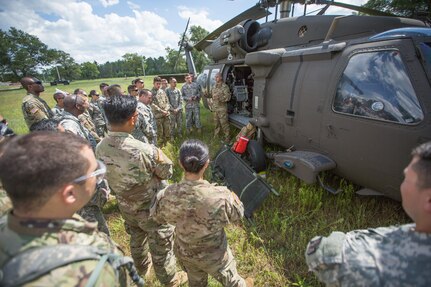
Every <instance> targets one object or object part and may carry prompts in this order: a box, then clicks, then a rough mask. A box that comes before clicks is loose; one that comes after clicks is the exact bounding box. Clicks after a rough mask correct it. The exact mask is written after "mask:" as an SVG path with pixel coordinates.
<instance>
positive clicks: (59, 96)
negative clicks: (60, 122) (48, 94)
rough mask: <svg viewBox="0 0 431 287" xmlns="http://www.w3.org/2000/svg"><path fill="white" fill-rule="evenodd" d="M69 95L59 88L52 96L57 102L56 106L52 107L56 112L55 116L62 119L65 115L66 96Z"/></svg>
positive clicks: (53, 111) (54, 112)
mask: <svg viewBox="0 0 431 287" xmlns="http://www.w3.org/2000/svg"><path fill="white" fill-rule="evenodd" d="M66 95H67V93H66V92H63V91H61V90H59V89H55V93H54V95H53V96H52V97H53V98H54V101H55V102H56V103H57V104H56V105H55V107H53V108H52V109H51V111H52V113H53V114H54V118H56V119H60V118H61V117H62V116H63V111H64V103H63V101H64V97H65V96H66Z"/></svg>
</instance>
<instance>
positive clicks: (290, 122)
mask: <svg viewBox="0 0 431 287" xmlns="http://www.w3.org/2000/svg"><path fill="white" fill-rule="evenodd" d="M294 117H295V112H294V111H292V110H286V124H288V125H293V118H294Z"/></svg>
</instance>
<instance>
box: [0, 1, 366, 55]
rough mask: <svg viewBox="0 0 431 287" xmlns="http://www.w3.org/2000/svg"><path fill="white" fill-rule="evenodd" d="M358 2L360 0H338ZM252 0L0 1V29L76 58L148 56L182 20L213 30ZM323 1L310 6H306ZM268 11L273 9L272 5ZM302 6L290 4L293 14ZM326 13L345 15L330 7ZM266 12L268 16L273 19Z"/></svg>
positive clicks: (171, 40)
mask: <svg viewBox="0 0 431 287" xmlns="http://www.w3.org/2000/svg"><path fill="white" fill-rule="evenodd" d="M339 1H340V2H345V3H350V4H355V5H361V4H364V3H365V2H366V0H339ZM257 2H258V1H257V0H234V1H232V0H177V1H174V0H159V1H155V0H152V1H151V0H66V1H64V0H0V29H2V30H4V31H6V30H8V29H9V28H10V27H15V28H17V29H20V30H22V31H24V32H26V33H29V34H31V35H34V36H37V37H38V38H39V39H40V40H41V41H42V42H43V43H45V44H47V45H48V47H49V48H53V49H58V50H62V51H64V52H66V53H69V54H70V55H71V56H72V57H73V58H74V59H75V61H76V62H78V63H83V62H86V61H90V62H92V61H97V62H98V63H105V62H107V61H111V62H112V61H116V60H118V59H121V56H122V55H124V54H126V53H138V54H139V55H142V56H146V57H147V58H148V57H159V56H164V55H165V54H166V51H165V48H166V47H170V48H173V49H177V48H178V42H179V40H180V37H181V36H180V35H181V34H182V33H183V31H184V29H185V26H186V23H187V19H188V18H189V17H190V26H191V25H199V26H202V27H203V28H205V29H206V30H208V31H209V32H211V31H213V30H214V29H216V28H217V27H219V26H221V25H222V24H223V23H224V22H226V21H228V20H230V19H231V18H233V17H235V16H236V15H238V14H239V13H241V12H242V11H244V10H246V9H248V8H250V7H251V6H254V5H255V4H256V3H257ZM319 7H320V8H322V7H323V6H321V5H320V6H315V5H310V6H308V8H307V11H313V10H315V9H317V8H319ZM271 11H273V12H274V9H272V10H271ZM302 11H303V6H302V5H299V4H297V5H296V6H295V12H296V13H295V14H297V13H302ZM328 12H329V13H327V14H340V15H342V14H350V13H351V11H349V10H344V9H339V8H336V7H331V8H330V9H329V10H328ZM273 17H274V16H273V15H271V16H269V20H272V19H273Z"/></svg>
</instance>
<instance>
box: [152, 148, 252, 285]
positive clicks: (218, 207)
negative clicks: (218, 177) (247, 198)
mask: <svg viewBox="0 0 431 287" xmlns="http://www.w3.org/2000/svg"><path fill="white" fill-rule="evenodd" d="M180 164H181V167H182V168H183V169H184V171H185V175H184V177H185V178H184V180H183V181H182V182H180V183H178V184H173V185H171V186H169V187H167V188H166V189H164V190H162V191H160V192H159V193H158V194H157V195H156V200H155V202H154V203H153V205H152V207H151V211H150V212H151V215H152V216H153V217H154V218H155V219H156V220H157V221H159V222H160V223H170V224H173V225H175V245H174V250H175V255H176V256H177V258H178V260H179V261H180V263H181V266H183V267H184V269H185V270H186V272H187V276H188V278H189V286H190V287H197V286H207V285H208V274H210V275H211V276H213V277H214V278H215V279H217V281H219V282H220V283H222V285H223V286H240V287H242V286H244V287H245V286H253V279H252V278H247V279H246V280H244V279H243V278H242V277H241V276H240V275H239V274H238V272H237V270H236V263H235V258H234V257H233V255H232V252H231V250H230V248H229V245H228V243H227V239H226V233H225V231H224V227H225V226H227V225H228V224H229V223H231V222H235V221H239V220H240V219H241V218H242V216H243V214H244V207H243V204H242V202H241V201H240V200H239V198H238V196H236V194H235V193H233V192H231V191H230V190H229V189H227V188H226V187H225V186H216V185H214V184H211V183H209V182H208V181H206V180H204V179H203V175H204V173H205V170H206V169H207V167H208V164H209V152H208V147H207V146H206V145H205V144H204V143H203V142H201V141H199V140H188V141H185V142H184V143H183V144H182V145H181V148H180Z"/></svg>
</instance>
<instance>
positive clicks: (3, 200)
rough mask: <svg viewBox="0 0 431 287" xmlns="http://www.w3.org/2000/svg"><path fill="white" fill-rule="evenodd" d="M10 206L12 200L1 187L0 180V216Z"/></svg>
mask: <svg viewBox="0 0 431 287" xmlns="http://www.w3.org/2000/svg"><path fill="white" fill-rule="evenodd" d="M11 208H12V202H11V201H10V198H9V197H8V196H7V193H6V190H4V189H3V185H2V183H1V182H0V216H2V215H3V214H5V213H6V212H7V211H8V210H9V209H11Z"/></svg>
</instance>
